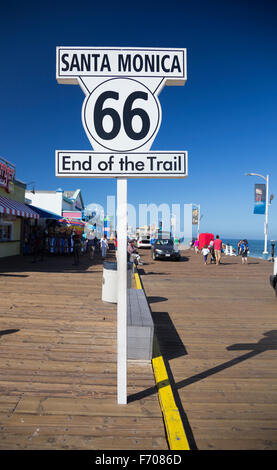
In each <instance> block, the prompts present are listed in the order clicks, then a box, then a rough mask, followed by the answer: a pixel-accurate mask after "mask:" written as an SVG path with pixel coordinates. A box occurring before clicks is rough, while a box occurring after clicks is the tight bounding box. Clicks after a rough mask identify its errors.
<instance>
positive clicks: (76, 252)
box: [72, 232, 81, 266]
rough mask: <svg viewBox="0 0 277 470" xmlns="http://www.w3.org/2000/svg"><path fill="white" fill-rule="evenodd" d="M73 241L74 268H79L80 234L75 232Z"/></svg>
mask: <svg viewBox="0 0 277 470" xmlns="http://www.w3.org/2000/svg"><path fill="white" fill-rule="evenodd" d="M72 240H73V253H74V264H73V266H77V265H78V264H79V261H80V253H81V238H80V237H79V235H78V233H76V232H73V236H72Z"/></svg>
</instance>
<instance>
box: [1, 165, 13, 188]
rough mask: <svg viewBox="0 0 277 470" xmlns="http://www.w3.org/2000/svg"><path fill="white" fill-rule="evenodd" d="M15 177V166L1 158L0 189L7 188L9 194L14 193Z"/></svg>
mask: <svg viewBox="0 0 277 470" xmlns="http://www.w3.org/2000/svg"><path fill="white" fill-rule="evenodd" d="M14 175H15V166H14V165H13V164H12V163H10V162H8V161H7V160H4V158H0V187H2V188H5V190H6V191H7V193H11V192H13V188H14V185H13V179H14Z"/></svg>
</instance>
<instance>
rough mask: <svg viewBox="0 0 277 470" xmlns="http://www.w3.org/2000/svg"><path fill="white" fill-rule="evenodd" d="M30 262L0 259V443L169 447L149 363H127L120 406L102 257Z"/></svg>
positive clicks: (0, 446)
mask: <svg viewBox="0 0 277 470" xmlns="http://www.w3.org/2000/svg"><path fill="white" fill-rule="evenodd" d="M31 261H32V259H31V258H29V257H26V258H25V257H13V258H6V259H1V260H0V286H1V303H0V450H16V449H28V450H34V449H35V450H57V449H64V450H101V449H107V450H120V449H121V450H122V449H124V450H133V449H135V450H136V449H137V450H141V449H151V450H164V449H165V450H167V449H168V444H167V439H166V433H165V429H164V424H163V419H162V413H161V409H160V405H159V401H158V397H157V392H156V388H155V379H154V374H153V370H152V366H151V363H138V364H137V363H134V362H133V363H128V400H129V403H128V405H118V404H117V391H116V383H117V377H116V360H117V358H116V305H113V304H109V303H104V302H102V300H101V294H102V290H101V289H102V272H103V269H102V261H101V260H100V259H98V260H95V261H93V263H91V262H90V261H89V259H88V257H87V256H86V255H84V256H83V257H82V259H81V263H80V266H78V267H75V266H72V263H73V261H72V258H71V257H62V256H61V257H53V258H50V257H47V258H46V259H45V260H44V261H43V262H40V261H38V262H37V263H35V264H33V263H32V262H31ZM146 389H148V390H151V391H152V393H151V394H148V395H147V396H144V395H145V394H144V391H145V390H146Z"/></svg>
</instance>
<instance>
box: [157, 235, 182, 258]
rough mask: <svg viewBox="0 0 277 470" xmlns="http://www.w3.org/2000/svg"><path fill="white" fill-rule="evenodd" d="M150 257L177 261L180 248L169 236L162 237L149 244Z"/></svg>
mask: <svg viewBox="0 0 277 470" xmlns="http://www.w3.org/2000/svg"><path fill="white" fill-rule="evenodd" d="M151 251H152V258H153V259H154V260H155V259H174V260H176V261H179V259H180V258H181V255H180V250H179V249H178V247H177V246H176V245H174V243H173V240H171V239H170V238H162V239H158V240H156V241H155V243H154V244H153V245H152V246H151Z"/></svg>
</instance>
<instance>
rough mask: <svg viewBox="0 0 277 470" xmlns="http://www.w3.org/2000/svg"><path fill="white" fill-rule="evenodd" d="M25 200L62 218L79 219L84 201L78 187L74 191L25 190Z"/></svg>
mask: <svg viewBox="0 0 277 470" xmlns="http://www.w3.org/2000/svg"><path fill="white" fill-rule="evenodd" d="M25 198H26V202H27V203H29V204H31V205H32V206H35V207H38V208H40V209H44V210H46V211H50V212H54V213H55V214H59V215H60V216H61V217H63V218H68V219H76V220H81V219H82V214H83V210H84V207H85V206H84V202H83V198H82V194H81V190H80V189H76V190H75V191H63V190H62V189H61V188H59V189H57V190H56V191H37V190H35V191H26V193H25Z"/></svg>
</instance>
